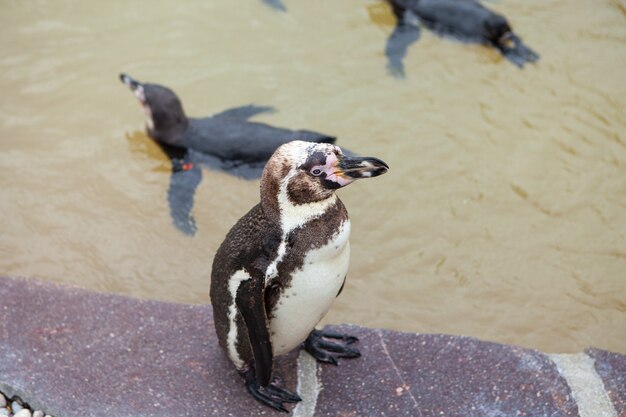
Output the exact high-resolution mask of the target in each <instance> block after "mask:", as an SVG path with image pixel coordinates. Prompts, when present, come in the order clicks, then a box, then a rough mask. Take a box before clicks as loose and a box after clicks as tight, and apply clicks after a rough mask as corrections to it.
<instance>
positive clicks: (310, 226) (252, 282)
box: [211, 141, 388, 411]
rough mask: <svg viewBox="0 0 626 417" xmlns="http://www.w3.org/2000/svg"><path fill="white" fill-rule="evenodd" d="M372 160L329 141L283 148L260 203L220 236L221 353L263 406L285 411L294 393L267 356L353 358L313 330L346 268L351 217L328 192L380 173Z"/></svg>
mask: <svg viewBox="0 0 626 417" xmlns="http://www.w3.org/2000/svg"><path fill="white" fill-rule="evenodd" d="M387 170H388V166H387V164H385V163H384V162H383V161H381V160H380V159H377V158H361V157H349V156H345V155H344V154H343V153H342V151H341V149H340V148H339V147H337V146H334V145H330V144H315V143H308V142H302V141H294V142H290V143H288V144H286V145H283V146H281V147H280V148H278V150H277V151H276V152H275V153H274V155H273V156H272V158H271V159H270V160H269V162H268V163H267V165H266V166H265V169H264V171H263V176H262V178H261V202H260V203H259V204H257V205H256V206H254V207H253V208H252V209H251V210H250V211H249V212H248V213H247V214H246V215H245V216H243V217H242V218H241V219H239V221H238V222H237V223H236V224H235V225H234V226H233V228H232V229H231V230H230V232H228V234H227V235H226V238H225V240H224V242H223V243H222V244H221V246H220V247H219V249H218V250H217V253H216V254H215V258H214V259H213V270H212V272H211V304H212V305H213V314H214V321H215V328H216V332H217V336H218V339H219V342H220V345H221V346H222V348H223V349H224V350H225V351H226V353H227V355H228V357H229V358H230V360H231V361H232V362H233V364H234V365H235V367H236V368H237V370H238V371H239V373H240V375H241V376H242V377H243V378H244V380H245V385H246V388H247V390H248V392H249V393H250V394H251V395H252V396H253V397H254V398H256V399H257V400H258V401H260V402H261V403H263V404H266V405H269V406H270V407H273V408H275V409H277V410H280V411H287V410H286V408H285V407H284V405H283V403H285V402H287V403H289V402H297V401H300V397H298V395H297V394H295V393H292V392H290V391H288V390H287V389H285V388H282V387H280V386H279V385H278V383H276V382H275V381H273V380H272V365H273V361H274V357H275V356H278V355H282V354H285V353H287V352H289V351H291V350H292V349H294V348H296V347H297V346H299V345H300V344H301V343H303V342H304V348H305V349H306V350H307V351H308V352H309V353H310V354H311V355H313V356H314V357H315V358H316V359H317V360H319V361H321V362H326V363H332V364H337V359H338V358H356V357H359V356H360V353H359V351H358V349H356V348H355V347H354V346H352V345H353V344H354V343H355V342H356V341H357V340H358V339H357V338H355V337H353V336H348V335H343V334H335V333H329V332H324V331H320V330H315V326H316V325H317V323H318V322H319V321H320V319H321V318H322V317H324V315H325V314H326V312H327V311H328V310H329V308H330V306H331V305H332V303H333V301H334V299H335V298H336V297H337V296H338V295H339V293H340V292H341V290H342V288H343V284H344V282H345V278H346V274H347V272H348V261H349V256H350V244H349V242H348V237H349V235H350V221H349V219H348V212H347V211H346V209H345V207H344V205H343V203H342V202H341V200H339V198H338V197H337V196H336V194H335V191H336V190H337V189H338V188H341V187H344V186H346V185H348V184H350V183H352V182H353V181H354V180H356V179H359V178H371V177H376V176H378V175H382V174H384V173H385V172H387Z"/></svg>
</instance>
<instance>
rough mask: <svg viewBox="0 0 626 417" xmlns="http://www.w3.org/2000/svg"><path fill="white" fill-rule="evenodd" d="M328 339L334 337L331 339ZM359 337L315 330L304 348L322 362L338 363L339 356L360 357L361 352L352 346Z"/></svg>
mask: <svg viewBox="0 0 626 417" xmlns="http://www.w3.org/2000/svg"><path fill="white" fill-rule="evenodd" d="M328 339H333V340H335V341H331V340H328ZM358 340H359V339H358V338H357V337H355V336H349V335H346V334H341V333H336V332H331V331H322V330H313V331H312V332H311V333H310V334H309V337H307V339H306V341H305V342H304V349H305V350H306V351H307V352H309V353H310V354H311V356H313V357H314V358H315V359H317V360H318V361H320V362H325V363H331V364H333V365H337V364H338V362H337V359H339V358H348V359H351V358H358V357H359V356H361V352H359V350H358V349H357V348H355V347H354V346H350V345H352V344H353V343H355V342H357V341H358Z"/></svg>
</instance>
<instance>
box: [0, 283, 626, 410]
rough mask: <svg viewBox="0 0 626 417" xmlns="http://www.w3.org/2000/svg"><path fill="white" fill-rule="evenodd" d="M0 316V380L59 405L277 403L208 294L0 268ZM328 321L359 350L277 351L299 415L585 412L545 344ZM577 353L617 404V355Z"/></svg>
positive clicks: (620, 402)
mask: <svg viewBox="0 0 626 417" xmlns="http://www.w3.org/2000/svg"><path fill="white" fill-rule="evenodd" d="M0 317H1V319H0V391H2V392H3V393H4V394H7V395H8V396H13V395H19V396H20V397H21V398H22V399H23V400H24V401H25V402H27V403H28V404H30V405H31V406H32V407H34V408H37V409H42V410H44V411H45V412H46V413H48V414H52V415H54V416H55V417H79V416H80V417H84V416H87V415H89V416H93V417H109V416H132V417H161V416H163V417H165V416H173V415H175V416H194V417H197V416H236V417H239V416H282V415H285V414H283V413H278V412H273V410H271V409H268V408H266V407H263V406H261V405H260V404H258V403H257V402H256V401H254V400H253V399H252V398H251V397H250V396H249V395H248V394H247V393H246V391H245V389H244V387H243V383H242V382H243V381H242V380H241V379H240V378H239V376H238V375H237V373H236V371H235V370H234V368H233V366H232V365H231V364H230V362H229V361H228V359H227V358H226V357H225V355H224V354H223V352H222V351H221V350H220V348H219V346H218V345H217V340H216V337H215V334H214V330H213V322H212V315H211V308H210V306H205V305H180V304H171V303H163V302H157V301H145V300H137V299H133V298H129V297H124V296H119V295H112V294H102V293H93V292H89V291H85V290H82V289H77V288H72V287H65V286H60V285H55V284H51V283H46V282H40V281H35V280H28V279H20V278H8V277H5V278H2V277H0ZM334 327H335V328H336V329H340V330H343V331H347V332H350V333H352V334H355V335H357V336H358V337H359V338H360V339H361V341H360V343H359V347H360V349H361V352H362V353H363V356H362V357H361V358H360V359H356V360H350V361H342V363H341V364H340V365H339V366H338V367H333V366H326V365H318V364H316V363H315V361H313V360H312V358H310V357H309V356H308V355H307V354H305V353H301V354H299V353H298V352H293V353H292V354H291V355H288V356H287V357H284V358H280V360H279V361H278V363H277V365H276V369H275V371H276V374H279V375H281V377H282V378H283V380H284V383H285V385H286V386H287V387H289V388H290V389H296V387H297V389H298V391H299V392H300V393H301V395H302V396H303V398H304V401H303V403H300V404H298V405H297V406H296V407H295V408H293V409H292V415H294V416H300V417H302V416H318V417H322V416H342V417H350V416H354V417H361V416H416V417H441V416H459V417H473V416H477V417H478V416H481V417H483V416H488V417H505V416H506V417H509V416H551V417H560V416H578V415H580V416H581V417H586V415H585V414H582V413H583V412H584V413H587V412H588V411H584V410H583V408H582V407H581V408H580V410H579V407H578V405H577V403H576V398H579V397H580V398H582V397H584V395H582V397H581V396H580V395H579V393H578V392H577V391H576V390H577V389H579V388H575V387H576V384H574V383H572V381H570V380H568V379H567V378H568V376H567V374H566V373H563V375H562V374H561V373H560V372H559V367H557V365H556V364H555V362H554V361H553V358H551V357H550V356H548V355H546V354H544V353H541V352H538V351H535V350H532V349H525V348H521V347H517V346H508V345H502V344H498V343H491V342H484V341H479V340H476V339H473V338H468V337H460V336H447V335H430V334H409V333H401V332H395V331H390V330H381V329H367V328H362V327H358V326H351V325H342V326H334ZM579 355H582V356H581V357H582V358H583V361H586V360H589V361H590V362H589V363H593V364H594V366H595V370H596V371H597V373H596V372H593V371H589V370H587V371H585V372H593V373H594V374H595V376H593V375H592V377H593V378H596V379H594V381H595V380H597V381H603V385H604V386H597V385H598V384H600V382H598V383H596V385H595V386H594V389H600V390H602V392H606V394H607V395H606V398H607V399H606V401H605V402H606V404H603V406H602V407H601V408H594V409H592V412H594V413H595V414H593V415H594V417H616V416H620V417H621V416H624V415H626V414H625V413H626V411H625V410H626V408H625V405H624V398H625V396H626V387H625V382H624V381H625V380H624V378H625V376H624V375H625V374H626V372H624V370H625V369H626V356H624V355H620V354H615V353H611V352H606V351H602V350H598V349H588V350H587V351H586V354H579ZM557 356H558V355H557ZM571 356H576V355H571ZM569 359H572V358H569ZM573 360H574V363H575V364H576V363H577V362H576V359H575V358H574V359H573ZM557 362H558V360H557ZM589 369H593V368H591V367H589ZM564 376H565V377H564ZM582 378H583V379H582V381H585V379H584V378H585V375H584V374H583V375H582ZM593 378H592V379H593ZM600 378H602V379H600ZM570 384H571V386H572V387H573V388H572V389H570ZM587 385H588V384H587ZM587 385H585V384H583V388H582V389H583V390H585V389H586V388H585V387H586V386H587ZM604 387H606V391H605V388H604ZM572 390H574V393H572ZM583 394H584V393H583ZM592 407H596V406H592Z"/></svg>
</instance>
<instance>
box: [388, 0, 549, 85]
mask: <svg viewBox="0 0 626 417" xmlns="http://www.w3.org/2000/svg"><path fill="white" fill-rule="evenodd" d="M387 1H388V3H390V4H391V7H392V9H393V12H394V14H395V15H396V17H397V19H398V21H397V25H396V28H395V29H394V31H393V33H392V34H391V36H390V37H389V39H388V40H387V45H386V47H385V55H386V56H387V59H388V64H387V68H388V70H389V72H390V73H391V74H392V75H393V76H395V77H399V78H402V77H404V64H403V62H402V61H403V59H404V56H405V55H406V53H407V50H408V48H409V46H410V45H411V44H413V43H414V42H416V41H417V40H418V39H419V37H420V28H419V25H420V23H421V24H423V25H424V26H426V27H427V28H429V29H431V30H433V31H435V32H436V33H438V34H439V35H442V36H447V37H452V38H455V39H457V40H460V41H464V42H474V43H480V44H484V45H488V46H491V47H494V48H496V49H497V50H498V51H500V53H502V55H503V56H504V57H505V58H506V59H508V60H509V61H510V62H512V63H513V64H514V65H516V66H518V67H519V68H522V67H523V66H524V65H525V64H526V63H528V62H535V61H537V60H538V59H539V55H538V54H537V53H536V52H534V51H533V50H532V49H530V48H529V47H527V46H526V45H524V43H523V42H522V40H521V39H520V38H519V36H517V35H516V34H515V33H513V31H512V29H511V26H510V25H509V22H508V21H507V19H506V18H505V17H504V16H502V15H500V14H497V13H495V12H493V11H491V10H489V9H487V8H486V7H484V6H483V5H482V4H480V3H479V2H478V1H476V0H387Z"/></svg>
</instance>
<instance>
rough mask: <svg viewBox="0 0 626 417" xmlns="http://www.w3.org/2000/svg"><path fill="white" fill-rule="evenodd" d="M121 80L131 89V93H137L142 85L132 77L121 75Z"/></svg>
mask: <svg viewBox="0 0 626 417" xmlns="http://www.w3.org/2000/svg"><path fill="white" fill-rule="evenodd" d="M120 80H121V81H122V82H123V83H124V84H126V85H127V86H128V88H130V91H135V90H136V89H137V87H139V86H140V85H141V83H140V82H139V81H137V80H135V79H133V78H132V77H131V76H130V75H127V74H124V73H121V74H120Z"/></svg>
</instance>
